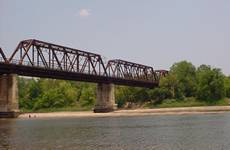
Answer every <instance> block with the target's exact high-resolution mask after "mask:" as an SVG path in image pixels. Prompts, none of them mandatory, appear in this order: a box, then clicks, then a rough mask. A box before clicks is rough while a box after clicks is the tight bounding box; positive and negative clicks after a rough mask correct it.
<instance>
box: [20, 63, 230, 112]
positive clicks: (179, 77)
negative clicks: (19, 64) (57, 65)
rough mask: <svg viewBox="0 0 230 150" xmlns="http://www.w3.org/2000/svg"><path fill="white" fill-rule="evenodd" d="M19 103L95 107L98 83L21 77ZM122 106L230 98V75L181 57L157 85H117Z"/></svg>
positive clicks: (31, 106)
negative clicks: (145, 86)
mask: <svg viewBox="0 0 230 150" xmlns="http://www.w3.org/2000/svg"><path fill="white" fill-rule="evenodd" d="M18 81H19V104H20V107H21V108H23V109H28V110H39V109H43V108H61V107H75V106H76V105H77V106H78V107H86V106H87V107H89V106H90V107H93V106H94V104H95V100H96V84H92V83H84V82H74V81H64V80H53V79H52V80H51V79H40V78H21V77H19V80H18ZM115 91H116V101H117V104H118V106H119V107H123V106H124V105H125V104H126V103H127V102H130V103H145V102H152V103H162V102H163V101H164V100H166V99H174V100H183V99H185V98H186V97H194V98H196V99H197V100H200V101H216V100H219V99H222V98H224V97H229V98H230V76H228V77H227V76H225V75H224V74H223V73H222V72H221V70H220V69H217V68H212V67H210V66H208V65H201V66H199V67H198V68H196V67H195V66H194V65H193V64H192V63H190V62H187V61H181V62H178V63H175V64H173V65H172V67H171V68H170V71H169V75H168V76H167V77H164V78H162V79H161V80H160V85H159V87H157V88H154V89H146V88H138V87H126V86H116V90H115Z"/></svg>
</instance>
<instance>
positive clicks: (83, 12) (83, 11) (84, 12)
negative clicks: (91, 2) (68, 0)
mask: <svg viewBox="0 0 230 150" xmlns="http://www.w3.org/2000/svg"><path fill="white" fill-rule="evenodd" d="M89 15H90V10H89V9H81V10H80V11H79V16H80V17H88V16H89Z"/></svg>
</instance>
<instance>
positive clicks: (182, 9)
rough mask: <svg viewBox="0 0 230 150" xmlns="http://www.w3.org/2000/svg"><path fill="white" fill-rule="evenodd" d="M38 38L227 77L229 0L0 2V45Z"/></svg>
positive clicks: (229, 67) (112, 56) (229, 71)
mask: <svg viewBox="0 0 230 150" xmlns="http://www.w3.org/2000/svg"><path fill="white" fill-rule="evenodd" d="M31 38H35V39H39V40H43V41H47V42H53V43H56V44H61V45H64V46H69V47H73V48H78V49H82V50H87V51H90V52H95V53H99V54H101V55H102V56H105V57H106V58H107V59H115V58H119V59H125V60H128V61H133V62H138V63H142V64H146V65H151V66H153V67H154V68H155V69H169V67H170V66H171V65H172V64H173V63H174V62H178V61H181V60H188V61H190V62H192V63H193V64H194V65H196V66H198V65H200V64H209V65H211V66H213V67H218V68H221V69H222V70H223V72H224V73H225V74H227V75H230V0H141V1H140V0H114V1H112V0H110V1H109V0H82V1H77V0H68V1H64V0H0V47H2V48H3V49H4V51H5V52H6V54H7V55H8V56H9V55H10V54H11V53H12V51H13V50H14V48H15V47H16V45H17V44H18V42H19V41H21V40H24V39H31Z"/></svg>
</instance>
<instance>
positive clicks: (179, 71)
mask: <svg viewBox="0 0 230 150" xmlns="http://www.w3.org/2000/svg"><path fill="white" fill-rule="evenodd" d="M170 74H172V75H174V76H175V78H176V80H177V81H178V90H179V91H181V92H182V93H180V94H179V97H180V96H181V94H183V95H184V96H186V97H190V96H195V93H196V83H197V82H196V68H195V66H193V64H192V63H190V62H187V61H181V62H178V63H175V64H173V65H172V67H171V68H170Z"/></svg>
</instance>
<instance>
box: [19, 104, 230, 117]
mask: <svg viewBox="0 0 230 150" xmlns="http://www.w3.org/2000/svg"><path fill="white" fill-rule="evenodd" d="M224 112H230V106H200V107H177V108H154V109H144V108H143V109H132V110H116V111H114V112H109V113H94V112H93V111H79V112H78V111H76V112H47V113H23V114H20V115H19V116H18V118H24V119H25V118H29V119H32V118H62V117H122V116H124V117H125V116H127V117H128V116H154V115H155V116H156V115H158V116H159V115H186V114H211V113H224Z"/></svg>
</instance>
